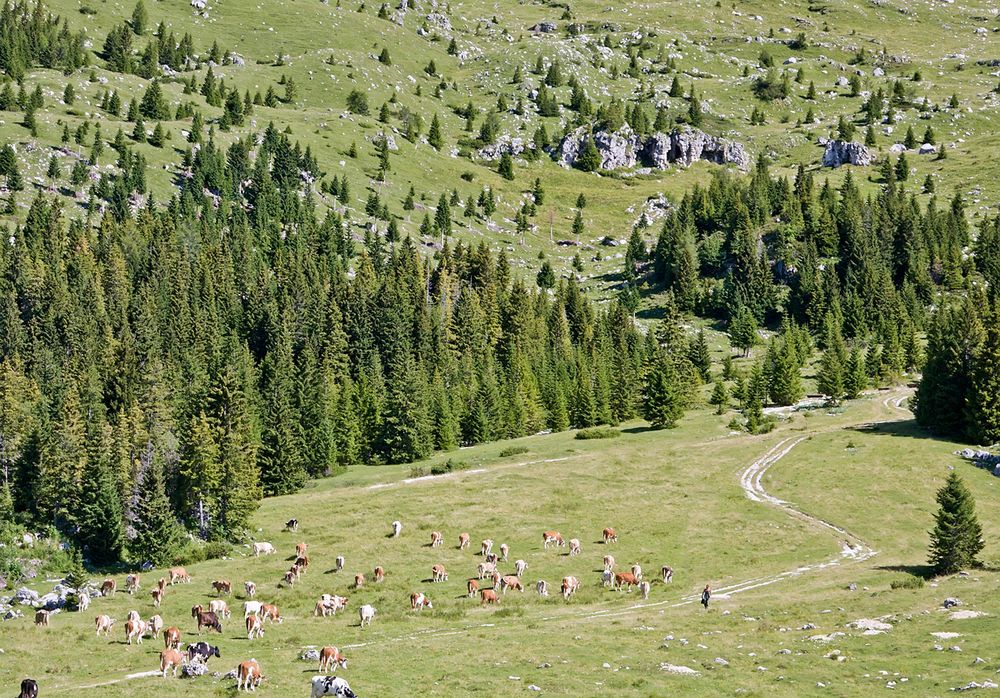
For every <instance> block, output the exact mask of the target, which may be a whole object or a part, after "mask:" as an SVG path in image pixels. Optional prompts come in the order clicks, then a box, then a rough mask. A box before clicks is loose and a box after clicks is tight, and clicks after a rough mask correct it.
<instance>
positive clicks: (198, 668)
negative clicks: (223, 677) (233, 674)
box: [181, 662, 208, 678]
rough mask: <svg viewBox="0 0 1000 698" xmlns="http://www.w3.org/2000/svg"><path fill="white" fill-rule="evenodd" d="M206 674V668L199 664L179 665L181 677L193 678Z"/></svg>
mask: <svg viewBox="0 0 1000 698" xmlns="http://www.w3.org/2000/svg"><path fill="white" fill-rule="evenodd" d="M207 673H208V667H207V666H205V665H204V664H202V663H201V662H187V663H186V664H182V665H181V676H184V677H186V678H194V677H195V676H203V675H205V674H207Z"/></svg>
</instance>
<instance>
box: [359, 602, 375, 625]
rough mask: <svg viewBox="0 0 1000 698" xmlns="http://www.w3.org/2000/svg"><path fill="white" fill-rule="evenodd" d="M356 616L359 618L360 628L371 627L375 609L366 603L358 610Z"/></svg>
mask: <svg viewBox="0 0 1000 698" xmlns="http://www.w3.org/2000/svg"><path fill="white" fill-rule="evenodd" d="M358 615H359V616H361V627H362V628H363V627H365V626H366V625H371V624H372V620H374V618H375V607H374V606H372V605H371V604H367V603H366V604H365V605H364V606H362V607H361V608H359V609H358Z"/></svg>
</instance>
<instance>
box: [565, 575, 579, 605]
mask: <svg viewBox="0 0 1000 698" xmlns="http://www.w3.org/2000/svg"><path fill="white" fill-rule="evenodd" d="M579 588H580V580H579V579H577V578H576V577H574V576H572V575H570V576H568V577H563V580H562V587H561V589H562V597H563V598H564V599H566V600H567V601H568V600H569V597H571V596H572V595H573V594H575V593H576V590H577V589H579Z"/></svg>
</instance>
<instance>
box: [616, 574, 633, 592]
mask: <svg viewBox="0 0 1000 698" xmlns="http://www.w3.org/2000/svg"><path fill="white" fill-rule="evenodd" d="M638 583H639V580H638V579H636V577H635V575H634V574H632V573H631V572H617V573H616V574H615V589H617V590H618V591H621V590H622V587H625V588H626V590H628V591H631V590H632V587H633V586H635V585H636V584H638Z"/></svg>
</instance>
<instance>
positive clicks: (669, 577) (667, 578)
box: [660, 565, 674, 584]
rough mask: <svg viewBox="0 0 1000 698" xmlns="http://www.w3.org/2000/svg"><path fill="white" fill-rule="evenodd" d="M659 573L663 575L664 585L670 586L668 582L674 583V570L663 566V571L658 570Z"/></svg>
mask: <svg viewBox="0 0 1000 698" xmlns="http://www.w3.org/2000/svg"><path fill="white" fill-rule="evenodd" d="M660 573H661V574H662V575H663V583H664V584H670V582H672V581H674V570H673V568H672V567H669V566H668V565H664V566H663V569H661V570H660Z"/></svg>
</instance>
